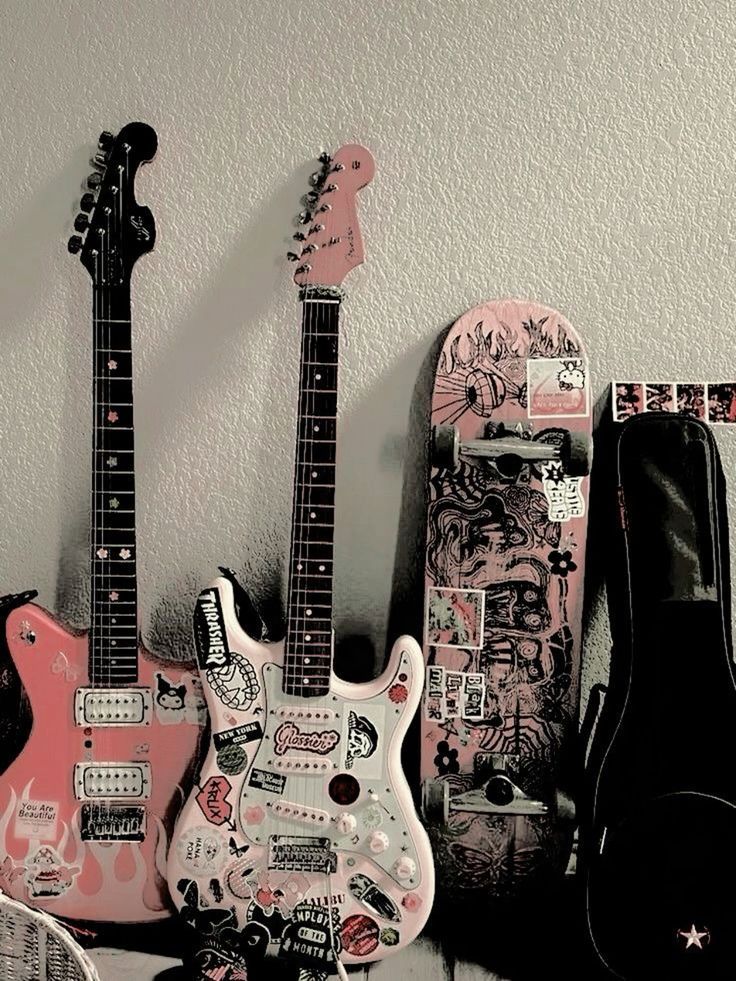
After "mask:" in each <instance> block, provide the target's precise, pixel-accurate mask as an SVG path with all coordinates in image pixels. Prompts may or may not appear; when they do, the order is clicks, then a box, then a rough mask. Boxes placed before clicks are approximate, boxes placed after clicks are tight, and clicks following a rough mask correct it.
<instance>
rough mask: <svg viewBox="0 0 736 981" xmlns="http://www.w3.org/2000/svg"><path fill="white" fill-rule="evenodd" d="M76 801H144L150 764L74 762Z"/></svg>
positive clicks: (148, 790) (149, 785)
mask: <svg viewBox="0 0 736 981" xmlns="http://www.w3.org/2000/svg"><path fill="white" fill-rule="evenodd" d="M74 795H75V797H76V798H77V800H96V799H98V798H107V799H112V800H148V798H149V797H150V796H151V764H150V763H77V764H76V766H75V767H74Z"/></svg>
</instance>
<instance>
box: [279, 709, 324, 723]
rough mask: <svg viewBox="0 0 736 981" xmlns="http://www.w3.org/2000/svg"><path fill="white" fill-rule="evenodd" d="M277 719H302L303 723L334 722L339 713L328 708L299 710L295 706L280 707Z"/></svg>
mask: <svg viewBox="0 0 736 981" xmlns="http://www.w3.org/2000/svg"><path fill="white" fill-rule="evenodd" d="M276 718H277V719H301V721H302V722H311V723H312V724H314V725H316V724H317V723H319V722H332V720H333V719H335V718H337V713H336V712H333V710H332V709H328V708H304V707H302V708H297V707H296V706H295V705H280V706H279V707H278V708H277V709H276Z"/></svg>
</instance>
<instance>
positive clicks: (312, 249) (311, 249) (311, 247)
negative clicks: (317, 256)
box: [302, 242, 319, 255]
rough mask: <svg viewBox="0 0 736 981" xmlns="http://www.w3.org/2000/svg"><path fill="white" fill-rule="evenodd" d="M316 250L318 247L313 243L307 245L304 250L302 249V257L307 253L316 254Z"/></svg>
mask: <svg viewBox="0 0 736 981" xmlns="http://www.w3.org/2000/svg"><path fill="white" fill-rule="evenodd" d="M318 248H319V246H318V245H315V244H314V242H310V244H309V245H305V246H304V248H303V249H302V255H304V254H305V253H307V252H316V251H317V249H318Z"/></svg>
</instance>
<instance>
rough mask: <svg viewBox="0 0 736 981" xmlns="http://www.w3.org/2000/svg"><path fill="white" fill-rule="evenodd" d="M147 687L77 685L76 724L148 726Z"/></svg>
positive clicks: (149, 696)
mask: <svg viewBox="0 0 736 981" xmlns="http://www.w3.org/2000/svg"><path fill="white" fill-rule="evenodd" d="M152 717H153V695H152V694H151V689H150V688H77V690H76V692H75V694H74V721H75V722H76V724H77V725H78V726H150V724H151V720H152Z"/></svg>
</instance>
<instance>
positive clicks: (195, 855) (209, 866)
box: [176, 827, 227, 876]
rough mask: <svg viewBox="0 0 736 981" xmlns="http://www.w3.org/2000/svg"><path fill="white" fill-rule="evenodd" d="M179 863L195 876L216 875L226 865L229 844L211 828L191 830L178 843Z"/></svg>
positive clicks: (184, 833) (185, 832)
mask: <svg viewBox="0 0 736 981" xmlns="http://www.w3.org/2000/svg"><path fill="white" fill-rule="evenodd" d="M176 853H177V856H178V858H179V861H180V862H181V864H182V865H183V866H184V868H185V869H186V870H187V872H191V873H192V875H195V876H206V875H216V874H217V873H218V872H219V871H220V869H221V868H222V867H223V865H224V864H225V859H226V858H227V844H226V842H225V839H224V838H223V836H222V835H221V834H219V832H217V831H213V830H212V829H211V828H206V827H198V828H189V829H188V830H187V831H184V832H183V834H182V835H181V837H180V838H179V840H178V842H177V843H176Z"/></svg>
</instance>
